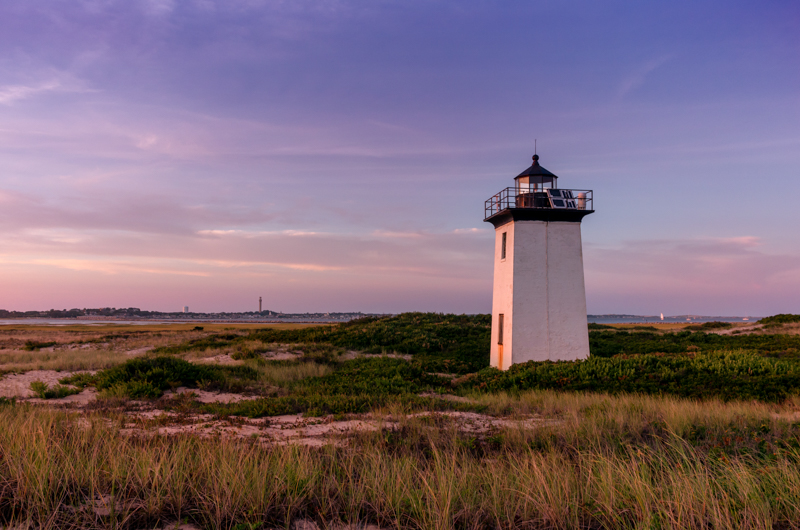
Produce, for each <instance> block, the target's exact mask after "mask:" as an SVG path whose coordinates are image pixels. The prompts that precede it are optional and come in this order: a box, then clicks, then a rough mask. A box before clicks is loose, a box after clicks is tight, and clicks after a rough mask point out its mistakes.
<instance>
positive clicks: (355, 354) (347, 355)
mask: <svg viewBox="0 0 800 530" xmlns="http://www.w3.org/2000/svg"><path fill="white" fill-rule="evenodd" d="M360 357H367V358H370V359H371V358H374V357H388V358H389V359H403V360H404V361H410V360H411V359H413V358H414V357H413V356H412V355H409V354H407V353H363V352H359V351H355V350H350V351H348V352H346V353H343V354H342V356H341V359H342V360H343V361H349V360H352V359H358V358H360Z"/></svg>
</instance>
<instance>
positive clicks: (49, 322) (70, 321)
mask: <svg viewBox="0 0 800 530" xmlns="http://www.w3.org/2000/svg"><path fill="white" fill-rule="evenodd" d="M348 320H349V319H348ZM303 322H310V323H315V324H330V323H334V322H347V320H346V319H341V318H340V319H331V318H281V319H271V320H259V319H252V320H250V319H238V320H223V319H213V318H190V319H170V320H156V319H153V320H148V319H143V320H90V319H77V318H10V319H0V326H13V325H17V326H19V325H28V326H74V325H82V326H105V325H109V324H112V325H133V326H146V325H154V324H203V323H206V324H210V323H213V324H297V323H303Z"/></svg>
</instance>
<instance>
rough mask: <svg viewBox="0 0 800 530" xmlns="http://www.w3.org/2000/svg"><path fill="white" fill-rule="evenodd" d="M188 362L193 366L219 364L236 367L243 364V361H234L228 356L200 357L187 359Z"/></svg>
mask: <svg viewBox="0 0 800 530" xmlns="http://www.w3.org/2000/svg"><path fill="white" fill-rule="evenodd" d="M189 361H190V362H193V363H195V364H221V365H225V366H236V365H240V364H244V361H240V360H237V359H234V358H233V357H231V356H230V355H229V354H227V353H226V354H223V355H214V356H212V357H201V358H199V359H189Z"/></svg>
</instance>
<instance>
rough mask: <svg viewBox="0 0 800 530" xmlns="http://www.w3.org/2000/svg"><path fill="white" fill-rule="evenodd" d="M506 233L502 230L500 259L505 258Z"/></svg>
mask: <svg viewBox="0 0 800 530" xmlns="http://www.w3.org/2000/svg"><path fill="white" fill-rule="evenodd" d="M506 234H507V232H503V241H502V244H501V245H500V259H501V260H502V259H506Z"/></svg>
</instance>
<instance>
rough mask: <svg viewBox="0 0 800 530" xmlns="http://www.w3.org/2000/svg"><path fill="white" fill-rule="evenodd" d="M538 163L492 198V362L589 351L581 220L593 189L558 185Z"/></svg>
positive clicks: (589, 209)
mask: <svg viewBox="0 0 800 530" xmlns="http://www.w3.org/2000/svg"><path fill="white" fill-rule="evenodd" d="M557 179H558V177H557V176H555V175H554V174H553V173H550V172H549V171H547V170H546V169H545V168H543V167H542V166H540V165H539V156H538V155H533V164H532V165H531V167H529V168H528V169H526V170H525V171H523V172H522V173H520V174H519V175H517V176H516V177H515V179H514V180H515V185H514V187H512V188H506V189H504V190H503V191H501V192H500V193H498V194H497V195H495V196H493V197H492V198H490V199H489V200H487V201H486V211H485V219H484V220H485V221H487V222H489V223H492V225H494V229H495V251H494V254H495V256H494V258H495V259H494V293H493V298H492V349H491V365H492V366H494V367H496V368H500V369H501V370H507V369H508V367H509V366H511V365H512V364H515V363H524V362H526V361H572V360H576V359H585V358H587V357H588V356H589V331H588V328H587V322H586V290H585V287H584V282H583V251H582V249H581V219H583V217H584V216H586V215H588V214H590V213H593V212H594V210H593V204H592V192H591V190H566V189H560V188H559V187H558V185H557V183H556V181H557Z"/></svg>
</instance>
